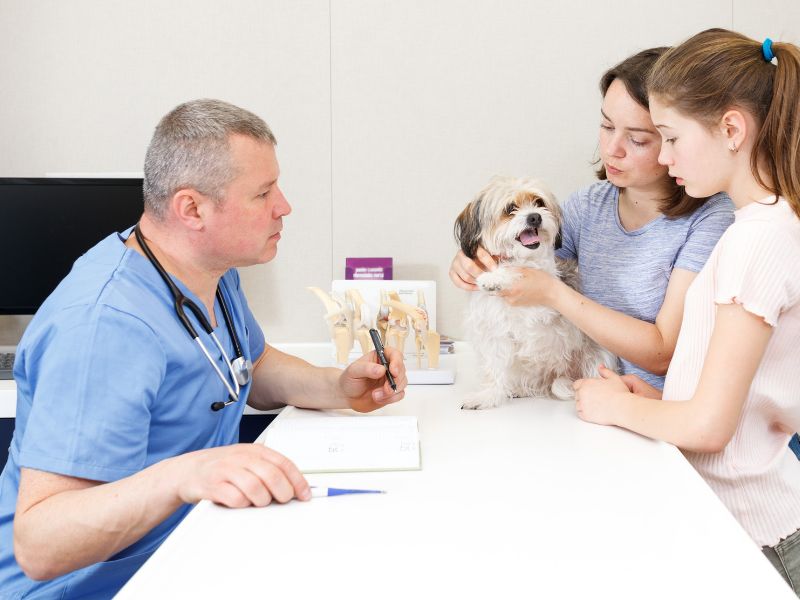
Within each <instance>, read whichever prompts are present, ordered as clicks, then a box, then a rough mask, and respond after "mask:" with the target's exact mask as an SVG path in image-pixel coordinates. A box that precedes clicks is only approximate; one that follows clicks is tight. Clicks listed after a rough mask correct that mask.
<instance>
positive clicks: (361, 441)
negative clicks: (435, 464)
mask: <svg viewBox="0 0 800 600" xmlns="http://www.w3.org/2000/svg"><path fill="white" fill-rule="evenodd" d="M264 443H265V445H267V446H269V447H270V448H272V449H273V450H276V451H278V452H280V453H281V454H283V455H285V456H287V457H289V458H290V459H291V460H292V461H293V462H294V463H295V464H296V465H297V468H298V469H300V471H302V472H303V473H333V472H345V471H406V470H415V469H420V468H421V467H420V447H419V429H418V427H417V418H416V417H395V416H380V417H349V416H336V417H327V416H319V417H311V418H288V419H276V420H275V421H274V422H273V423H272V424H271V425H270V426H269V427H268V428H267V432H266V437H265V440H264Z"/></svg>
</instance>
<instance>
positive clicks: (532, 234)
mask: <svg viewBox="0 0 800 600" xmlns="http://www.w3.org/2000/svg"><path fill="white" fill-rule="evenodd" d="M519 241H520V242H521V243H522V245H523V246H530V245H531V244H535V243H536V242H538V241H539V236H538V235H537V231H536V230H535V229H526V230H525V231H523V232H522V233H520V234H519Z"/></svg>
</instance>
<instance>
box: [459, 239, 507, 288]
mask: <svg viewBox="0 0 800 600" xmlns="http://www.w3.org/2000/svg"><path fill="white" fill-rule="evenodd" d="M496 268H497V261H496V260H495V259H494V258H493V257H492V255H491V254H489V253H488V252H487V251H486V250H484V249H483V248H482V247H481V246H478V251H477V252H476V253H475V260H472V259H471V258H469V257H468V256H467V255H466V254H464V252H462V251H461V250H459V251H458V253H457V254H456V255H455V258H453V262H452V263H451V264H450V280H451V281H452V282H453V283H454V284H455V285H456V287H459V288H461V289H462V290H467V291H470V292H474V291H475V290H477V289H478V286H477V284H476V283H475V280H476V279H477V278H478V276H479V275H480V274H481V273H484V272H485V271H494V270H495V269H496Z"/></svg>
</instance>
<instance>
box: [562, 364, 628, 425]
mask: <svg viewBox="0 0 800 600" xmlns="http://www.w3.org/2000/svg"><path fill="white" fill-rule="evenodd" d="M572 387H573V389H574V390H575V409H576V410H577V412H578V416H579V417H580V418H581V419H583V420H584V421H589V422H590V423H597V424H598V425H616V424H617V422H616V408H617V405H618V402H619V400H620V398H621V397H622V396H624V395H625V394H629V393H630V390H629V389H628V386H627V385H626V384H625V382H624V381H623V380H622V378H621V377H620V376H619V375H617V374H616V373H615V372H614V371H612V370H611V369H607V368H606V367H605V366H601V367H600V377H599V378H593V379H579V380H578V381H576V382H575V383H574V384H573V385H572Z"/></svg>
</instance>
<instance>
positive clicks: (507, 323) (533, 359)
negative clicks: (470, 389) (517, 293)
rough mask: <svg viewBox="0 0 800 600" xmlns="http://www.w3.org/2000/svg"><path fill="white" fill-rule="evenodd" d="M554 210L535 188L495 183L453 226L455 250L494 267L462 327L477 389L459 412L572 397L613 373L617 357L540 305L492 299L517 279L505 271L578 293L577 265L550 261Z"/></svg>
mask: <svg viewBox="0 0 800 600" xmlns="http://www.w3.org/2000/svg"><path fill="white" fill-rule="evenodd" d="M560 220H561V211H560V209H559V206H558V204H557V202H556V200H555V198H554V197H553V195H552V193H551V192H550V191H548V190H547V188H546V187H544V186H543V185H542V184H541V183H540V182H539V181H537V180H536V179H530V178H512V177H499V176H498V177H494V178H493V179H492V180H491V181H490V182H489V185H487V186H486V188H484V189H483V191H481V193H480V194H478V196H477V197H476V198H475V199H474V200H473V201H472V202H470V203H469V204H468V205H467V207H466V208H465V209H464V210H463V211H462V213H461V214H460V215H459V217H458V219H457V220H456V224H455V235H456V239H457V240H458V242H459V243H460V245H461V249H462V250H463V251H464V254H466V255H467V256H468V257H470V258H472V259H474V258H475V253H476V251H477V248H478V246H479V245H480V246H483V247H484V248H485V249H486V250H487V251H488V252H489V253H490V254H492V255H493V256H495V257H496V258H497V260H498V263H499V266H498V268H497V269H496V270H494V271H488V272H486V273H483V274H482V275H480V276H479V277H478V279H477V284H478V287H479V288H480V290H478V291H477V292H475V293H473V294H472V298H471V301H470V305H469V309H468V327H469V329H470V330H471V331H470V333H471V336H470V338H471V340H472V343H473V345H474V348H475V351H476V353H477V357H478V360H479V365H480V368H482V370H483V374H484V380H485V381H484V385H483V387H482V389H480V390H479V391H478V392H476V393H475V394H472V395H471V396H470V397H469V398H467V400H466V402H465V403H464V405H463V406H462V408H465V409H476V408H491V407H494V406H498V405H499V404H501V403H502V402H504V401H505V400H506V399H508V398H513V397H525V396H554V397H556V398H559V399H563V400H567V399H572V398H574V392H573V389H572V383H573V381H575V380H576V379H580V378H583V377H596V376H597V375H598V366H599V365H600V364H604V365H606V366H607V367H608V368H610V369H615V368H616V366H617V359H616V357H615V356H614V355H613V354H611V353H610V352H608V351H607V350H604V349H603V348H601V347H600V346H598V345H597V344H596V343H595V342H594V341H593V340H592V339H590V338H589V337H588V336H587V335H585V334H584V333H583V332H582V331H581V330H579V329H578V328H577V327H575V326H574V325H573V324H572V323H570V322H569V321H567V319H565V318H564V317H563V316H561V314H560V313H558V312H557V311H555V310H553V309H551V308H548V307H545V306H511V305H509V304H508V303H506V302H505V300H503V298H501V297H499V296H497V295H495V292H498V291H500V290H503V289H505V288H507V287H509V286H510V285H511V284H513V283H514V281H515V280H516V279H517V278H518V275H517V274H516V273H515V272H514V271H512V270H511V269H510V267H533V268H536V269H541V270H542V271H546V272H548V273H550V274H551V275H554V276H556V277H558V278H560V279H562V280H563V281H564V282H565V283H566V284H567V285H569V286H570V287H573V288H577V287H578V273H577V266H576V264H575V263H574V262H573V261H565V260H561V259H558V258H556V257H555V251H556V250H557V249H558V248H559V247H560V246H561V239H560V234H559V231H560Z"/></svg>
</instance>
